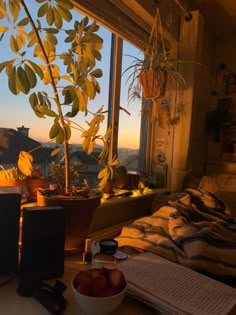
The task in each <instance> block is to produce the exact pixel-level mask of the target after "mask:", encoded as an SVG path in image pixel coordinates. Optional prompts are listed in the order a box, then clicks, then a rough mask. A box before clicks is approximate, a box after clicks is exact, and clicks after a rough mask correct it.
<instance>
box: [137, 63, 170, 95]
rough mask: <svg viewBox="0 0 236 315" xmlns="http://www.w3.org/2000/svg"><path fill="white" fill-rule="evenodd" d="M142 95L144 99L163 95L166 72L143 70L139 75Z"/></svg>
mask: <svg viewBox="0 0 236 315" xmlns="http://www.w3.org/2000/svg"><path fill="white" fill-rule="evenodd" d="M139 83H140V84H141V86H142V90H143V97H144V98H146V99H152V98H159V97H163V96H164V95H165V91H166V83H167V73H166V71H154V70H152V69H150V70H148V71H143V72H141V73H140V75H139Z"/></svg>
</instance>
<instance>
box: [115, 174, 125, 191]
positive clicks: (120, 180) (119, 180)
mask: <svg viewBox="0 0 236 315" xmlns="http://www.w3.org/2000/svg"><path fill="white" fill-rule="evenodd" d="M128 184H129V176H128V174H127V175H120V176H116V177H115V179H114V188H118V189H124V188H127V186H128Z"/></svg>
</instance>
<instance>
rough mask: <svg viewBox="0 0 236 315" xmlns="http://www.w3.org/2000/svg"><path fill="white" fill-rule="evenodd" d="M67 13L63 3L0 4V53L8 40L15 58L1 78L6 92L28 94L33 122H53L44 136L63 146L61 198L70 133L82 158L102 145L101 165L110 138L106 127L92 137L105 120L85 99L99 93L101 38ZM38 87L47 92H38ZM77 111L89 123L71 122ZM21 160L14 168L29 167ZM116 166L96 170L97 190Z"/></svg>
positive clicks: (8, 0) (22, 0)
mask: <svg viewBox="0 0 236 315" xmlns="http://www.w3.org/2000/svg"><path fill="white" fill-rule="evenodd" d="M72 9H73V5H72V3H71V2H70V1H69V0H28V1H26V0H18V1H15V0H0V19H1V26H0V34H1V35H0V41H1V44H2V48H1V49H2V51H4V49H5V48H4V47H6V46H5V45H6V43H5V41H8V46H9V47H10V49H11V51H12V52H13V54H14V55H15V56H14V58H13V59H10V60H5V61H3V62H1V63H0V72H1V73H4V72H5V74H6V75H7V77H8V87H9V90H10V91H11V92H12V93H13V94H14V95H18V94H20V93H24V94H29V103H30V105H31V108H32V110H33V111H34V113H35V115H36V116H37V117H38V118H41V119H42V118H50V119H52V120H53V122H52V126H51V128H50V131H49V137H50V139H55V142H56V143H57V144H63V150H64V154H63V160H64V163H65V164H64V171H65V188H64V189H65V193H66V194H67V195H68V194H70V192H71V185H70V176H69V167H70V161H69V147H68V146H69V140H70V138H71V133H72V128H75V129H77V130H79V131H80V132H81V136H82V137H83V139H84V140H83V142H82V147H83V149H84V150H86V151H87V153H88V154H91V153H92V152H93V149H94V146H95V144H96V141H98V140H99V141H101V142H102V144H103V146H102V151H101V154H100V156H99V158H100V160H99V161H98V163H100V164H101V165H105V162H106V161H107V156H108V148H109V139H110V133H111V129H110V128H108V130H107V132H106V134H105V136H101V135H99V134H98V132H99V128H100V124H101V123H102V122H103V121H104V119H105V116H104V112H103V106H101V107H100V108H99V110H98V111H96V112H95V113H93V112H91V110H89V108H88V103H89V100H93V99H94V98H95V97H96V95H97V93H99V92H100V86H99V83H98V81H97V79H98V78H100V77H101V76H102V70H101V69H99V68H97V67H96V63H97V61H100V60H101V52H100V51H101V49H102V46H103V39H102V38H101V37H100V36H99V35H98V34H97V31H98V30H99V25H97V24H96V22H91V23H90V22H89V19H88V18H87V17H84V18H83V19H82V20H81V21H77V20H76V21H74V23H73V21H72V19H73V17H72V14H71V10H72ZM34 12H37V18H35V16H34ZM64 25H66V26H64ZM71 25H73V27H71ZM61 33H63V34H61ZM59 34H60V40H59V39H58V36H59ZM62 36H64V43H62ZM64 47H66V48H65V49H64V50H63V51H60V49H61V48H64ZM3 70H5V71H3ZM39 83H40V84H39ZM42 83H43V85H45V86H50V89H48V88H46V90H45V91H42ZM39 85H40V86H39ZM37 88H38V91H37ZM48 90H49V91H50V92H48ZM79 112H83V113H84V117H86V116H87V114H88V113H90V114H92V115H93V116H92V120H91V121H86V120H84V121H83V122H82V123H81V122H78V121H76V118H78V116H77V115H78V113H79ZM84 123H85V125H86V128H84V127H83V125H84ZM55 153H57V152H56V151H55V152H54V154H55ZM27 156H28V155H27V154H21V157H22V158H23V159H25V162H26V163H24V161H21V163H19V165H29V163H28V162H29V161H26V160H27ZM116 164H118V160H117V159H114V160H113V161H112V162H111V163H110V164H106V165H105V167H104V169H102V170H101V171H100V173H99V175H98V177H99V178H100V179H101V182H100V186H99V188H100V190H102V189H103V187H104V185H105V183H106V178H109V175H110V172H111V169H112V167H113V166H114V165H116Z"/></svg>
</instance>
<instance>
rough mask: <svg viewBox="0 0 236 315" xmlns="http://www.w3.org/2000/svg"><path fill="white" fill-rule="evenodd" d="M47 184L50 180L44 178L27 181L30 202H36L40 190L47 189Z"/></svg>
mask: <svg viewBox="0 0 236 315" xmlns="http://www.w3.org/2000/svg"><path fill="white" fill-rule="evenodd" d="M47 182H48V179H47V177H44V176H41V177H40V178H28V179H27V180H26V189H27V194H28V198H29V200H31V201H36V200H37V190H38V188H46V185H47Z"/></svg>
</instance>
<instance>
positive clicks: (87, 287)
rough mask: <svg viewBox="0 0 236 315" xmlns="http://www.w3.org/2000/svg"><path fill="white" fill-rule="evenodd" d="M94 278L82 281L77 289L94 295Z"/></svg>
mask: <svg viewBox="0 0 236 315" xmlns="http://www.w3.org/2000/svg"><path fill="white" fill-rule="evenodd" d="M92 289H93V280H92V279H90V280H88V281H86V282H83V283H80V284H79V285H78V286H77V287H76V290H77V291H78V292H79V293H81V294H84V295H88V296H93V290H92Z"/></svg>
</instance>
